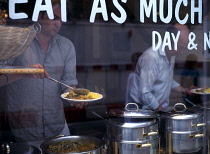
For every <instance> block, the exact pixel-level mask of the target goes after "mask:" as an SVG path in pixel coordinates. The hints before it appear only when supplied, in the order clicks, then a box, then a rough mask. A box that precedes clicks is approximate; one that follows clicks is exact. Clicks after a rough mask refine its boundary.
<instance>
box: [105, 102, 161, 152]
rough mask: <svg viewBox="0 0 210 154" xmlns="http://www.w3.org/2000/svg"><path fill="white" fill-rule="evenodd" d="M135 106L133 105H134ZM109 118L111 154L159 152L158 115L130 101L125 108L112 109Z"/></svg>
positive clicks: (109, 150)
mask: <svg viewBox="0 0 210 154" xmlns="http://www.w3.org/2000/svg"><path fill="white" fill-rule="evenodd" d="M133 105H134V107H131V106H133ZM108 115H109V119H108V120H107V139H108V142H107V143H108V145H107V147H108V149H107V151H108V153H109V154H118V153H120V154H131V153H132V154H135V153H141V154H144V153H145V154H151V153H152V154H154V153H157V152H158V150H159V149H158V145H159V133H158V118H157V115H156V114H155V113H154V112H153V111H150V110H141V109H139V108H138V106H137V104H135V103H129V104H127V105H126V106H125V110H119V109H118V110H110V111H109V113H108Z"/></svg>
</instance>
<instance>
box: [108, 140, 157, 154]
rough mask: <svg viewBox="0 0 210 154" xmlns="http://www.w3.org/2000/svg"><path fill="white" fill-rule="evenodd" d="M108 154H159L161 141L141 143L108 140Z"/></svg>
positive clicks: (143, 141)
mask: <svg viewBox="0 0 210 154" xmlns="http://www.w3.org/2000/svg"><path fill="white" fill-rule="evenodd" d="M108 145H109V147H108V151H107V152H108V154H157V153H159V147H158V146H159V139H155V140H148V141H147V140H140V141H113V140H108Z"/></svg>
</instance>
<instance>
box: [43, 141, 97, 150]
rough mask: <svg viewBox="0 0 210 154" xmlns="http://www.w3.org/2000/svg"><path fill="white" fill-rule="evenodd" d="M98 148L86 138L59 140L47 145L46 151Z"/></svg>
mask: <svg viewBox="0 0 210 154" xmlns="http://www.w3.org/2000/svg"><path fill="white" fill-rule="evenodd" d="M96 148H98V147H97V146H96V145H95V144H94V143H91V142H90V141H86V140H84V141H83V140H78V141H76V140H75V141H61V142H58V143H56V144H51V145H49V147H48V149H47V151H48V152H52V153H72V152H73V153H78V152H86V151H91V150H94V149H96Z"/></svg>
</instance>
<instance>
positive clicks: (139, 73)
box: [131, 24, 194, 110]
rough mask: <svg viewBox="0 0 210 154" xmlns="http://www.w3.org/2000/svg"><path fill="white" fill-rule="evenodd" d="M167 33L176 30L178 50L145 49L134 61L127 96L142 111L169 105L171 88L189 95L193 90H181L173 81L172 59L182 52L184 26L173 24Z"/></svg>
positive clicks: (185, 34) (185, 45) (186, 37)
mask: <svg viewBox="0 0 210 154" xmlns="http://www.w3.org/2000/svg"><path fill="white" fill-rule="evenodd" d="M171 31H172V32H178V31H180V38H179V41H178V50H173V49H172V50H169V49H168V48H165V51H163V50H161V48H159V49H158V50H156V51H154V50H153V49H152V48H149V49H147V50H146V51H145V52H144V53H143V54H142V56H141V57H140V58H139V60H138V63H137V66H136V71H135V77H134V80H133V85H132V87H131V97H132V99H133V100H134V101H135V102H136V103H139V104H141V105H142V108H147V109H148V108H149V109H150V110H160V109H162V108H165V107H167V106H168V105H169V95H170V92H171V89H173V90H175V91H177V92H180V93H183V94H191V92H190V89H192V88H194V86H191V87H190V88H183V87H182V86H181V85H180V84H179V83H177V82H176V81H175V80H174V79H173V73H174V64H175V56H176V55H178V54H180V53H183V52H184V51H185V49H186V47H187V43H188V35H189V30H188V28H187V26H185V25H180V24H175V25H173V28H171Z"/></svg>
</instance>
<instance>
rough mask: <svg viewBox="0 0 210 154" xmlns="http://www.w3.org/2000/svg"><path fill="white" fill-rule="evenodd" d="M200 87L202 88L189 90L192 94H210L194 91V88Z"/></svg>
mask: <svg viewBox="0 0 210 154" xmlns="http://www.w3.org/2000/svg"><path fill="white" fill-rule="evenodd" d="M200 89H202V88H197V89H192V90H191V93H193V94H199V95H208V94H210V93H203V92H197V91H196V90H200Z"/></svg>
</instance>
